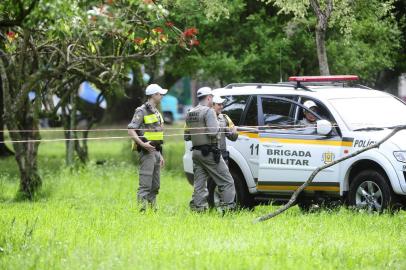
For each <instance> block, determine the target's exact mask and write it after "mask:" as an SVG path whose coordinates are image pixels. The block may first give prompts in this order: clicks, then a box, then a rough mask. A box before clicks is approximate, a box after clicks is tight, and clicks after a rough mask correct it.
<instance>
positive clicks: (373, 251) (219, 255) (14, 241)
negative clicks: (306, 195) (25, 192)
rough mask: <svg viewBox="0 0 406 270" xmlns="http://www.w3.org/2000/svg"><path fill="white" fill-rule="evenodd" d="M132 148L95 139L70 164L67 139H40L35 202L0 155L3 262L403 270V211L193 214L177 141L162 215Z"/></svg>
mask: <svg viewBox="0 0 406 270" xmlns="http://www.w3.org/2000/svg"><path fill="white" fill-rule="evenodd" d="M121 135H122V134H121ZM119 136H120V135H119ZM128 146H129V143H128V142H127V141H124V140H118V141H103V142H102V141H98V142H91V143H90V153H91V156H90V158H91V161H90V164H89V165H88V166H87V167H85V168H81V167H78V168H75V169H74V170H70V169H67V168H65V167H64V145H63V144H62V143H43V144H42V145H41V146H40V168H41V175H42V177H43V181H44V186H43V189H42V192H41V193H40V194H39V196H38V197H37V198H36V200H35V202H18V201H15V200H14V198H15V194H16V191H17V188H18V173H17V169H16V166H15V162H14V160H13V159H7V160H0V247H1V251H0V269H406V212H405V211H401V212H399V213H397V214H395V215H389V214H383V215H377V214H367V213H357V212H353V211H349V210H346V209H344V208H343V209H340V210H339V211H336V212H326V211H321V212H317V213H309V214H303V213H301V212H300V211H299V209H298V208H297V207H294V208H292V209H290V210H289V211H287V212H286V213H284V214H282V215H280V216H279V217H277V218H275V219H273V220H270V221H268V222H265V223H260V224H253V223H252V222H253V220H254V219H255V218H256V217H258V216H260V215H262V214H265V213H267V212H268V211H271V210H272V209H275V207H273V206H259V207H256V208H255V210H254V211H241V212H238V213H233V214H228V215H226V216H224V217H222V216H220V215H219V214H218V213H216V212H215V211H213V212H210V213H206V214H195V213H191V212H190V211H189V209H188V202H189V200H190V197H191V193H192V188H191V187H190V186H189V185H188V184H187V182H186V180H185V178H184V176H183V174H182V165H181V163H180V162H181V156H182V152H183V146H182V144H181V143H180V142H176V140H173V141H172V142H170V143H169V144H168V145H167V146H166V149H165V152H166V154H167V161H168V167H167V168H166V170H165V171H164V172H163V175H162V187H161V193H160V195H159V197H158V200H159V210H158V212H156V213H154V212H147V213H145V214H141V213H138V211H137V207H136V205H135V193H136V188H137V177H136V175H137V174H136V173H137V171H136V169H137V168H136V166H134V160H135V158H134V157H133V156H132V155H131V153H130V152H129V151H128ZM96 160H104V161H105V163H104V164H103V165H96Z"/></svg>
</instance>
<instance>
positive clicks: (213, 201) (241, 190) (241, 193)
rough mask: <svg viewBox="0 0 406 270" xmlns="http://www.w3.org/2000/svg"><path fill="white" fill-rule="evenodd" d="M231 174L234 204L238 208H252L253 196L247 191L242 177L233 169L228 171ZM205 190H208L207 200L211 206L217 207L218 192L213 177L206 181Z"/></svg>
mask: <svg viewBox="0 0 406 270" xmlns="http://www.w3.org/2000/svg"><path fill="white" fill-rule="evenodd" d="M230 173H231V176H232V177H233V179H234V186H235V195H236V196H235V197H236V198H235V199H236V204H237V206H238V207H239V208H246V209H252V208H253V207H254V206H255V200H254V198H253V196H252V195H251V194H250V193H249V191H248V188H247V185H246V184H245V181H244V180H243V179H244V178H243V177H241V176H240V174H239V173H237V172H235V171H234V170H231V171H230ZM207 190H208V191H209V196H208V198H207V202H208V203H209V206H210V207H211V208H213V207H217V206H218V205H219V203H220V193H219V191H218V187H217V185H216V183H215V182H214V181H213V179H211V178H210V179H209V180H208V181H207Z"/></svg>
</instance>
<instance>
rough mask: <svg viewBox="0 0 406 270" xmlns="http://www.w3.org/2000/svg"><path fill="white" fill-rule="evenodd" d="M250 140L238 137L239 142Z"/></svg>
mask: <svg viewBox="0 0 406 270" xmlns="http://www.w3.org/2000/svg"><path fill="white" fill-rule="evenodd" d="M249 139H250V138H248V137H243V136H238V140H239V141H248V140H249Z"/></svg>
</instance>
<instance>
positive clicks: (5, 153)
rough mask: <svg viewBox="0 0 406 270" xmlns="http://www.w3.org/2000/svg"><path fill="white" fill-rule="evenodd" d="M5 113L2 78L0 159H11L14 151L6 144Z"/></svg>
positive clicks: (0, 95)
mask: <svg viewBox="0 0 406 270" xmlns="http://www.w3.org/2000/svg"><path fill="white" fill-rule="evenodd" d="M3 112H4V104H3V86H2V83H1V78H0V158H1V157H9V156H12V155H14V153H13V151H11V150H10V149H9V148H8V147H7V145H6V144H5V143H2V142H4V119H3Z"/></svg>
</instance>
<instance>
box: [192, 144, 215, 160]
mask: <svg viewBox="0 0 406 270" xmlns="http://www.w3.org/2000/svg"><path fill="white" fill-rule="evenodd" d="M192 150H199V151H201V152H202V155H203V156H204V157H206V156H207V155H209V153H210V152H211V153H213V159H214V162H216V163H217V164H218V163H219V162H220V157H221V150H220V149H219V148H218V147H217V145H216V144H214V145H210V144H203V145H196V146H193V147H192Z"/></svg>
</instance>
